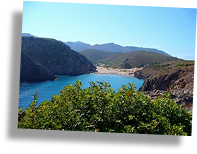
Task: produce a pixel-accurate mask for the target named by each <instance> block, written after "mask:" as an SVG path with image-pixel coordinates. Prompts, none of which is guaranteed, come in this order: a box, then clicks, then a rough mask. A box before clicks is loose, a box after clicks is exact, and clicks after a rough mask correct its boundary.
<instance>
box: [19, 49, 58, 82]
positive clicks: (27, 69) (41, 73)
mask: <svg viewBox="0 0 197 154" xmlns="http://www.w3.org/2000/svg"><path fill="white" fill-rule="evenodd" d="M55 79H56V77H55V76H54V75H53V74H51V73H50V72H49V71H48V70H47V68H46V67H45V66H43V65H42V64H40V63H38V62H36V61H34V60H33V59H32V58H30V57H28V56H27V55H25V54H24V53H23V52H21V69H20V82H40V81H46V80H55Z"/></svg>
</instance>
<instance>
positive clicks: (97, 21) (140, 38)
mask: <svg viewBox="0 0 197 154" xmlns="http://www.w3.org/2000/svg"><path fill="white" fill-rule="evenodd" d="M22 32H23V33H30V34H32V35H35V36H39V37H48V38H54V39H57V40H61V41H65V42H66V41H74V42H75V41H81V42H84V43H89V44H91V45H93V44H103V43H111V42H113V43H116V44H119V45H122V46H138V47H149V48H157V49H160V50H163V51H165V52H167V53H169V54H170V55H172V56H176V57H178V58H182V59H191V60H194V58H195V39H196V9H188V8H164V7H142V6H124V5H101V4H99V5H98V4H77V3H76V4H74V3H55V2H29V1H24V3H23V27H22Z"/></svg>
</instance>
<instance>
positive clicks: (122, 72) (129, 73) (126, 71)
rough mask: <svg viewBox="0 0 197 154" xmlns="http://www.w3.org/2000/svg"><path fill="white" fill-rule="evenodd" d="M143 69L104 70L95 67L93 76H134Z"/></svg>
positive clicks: (100, 67)
mask: <svg viewBox="0 0 197 154" xmlns="http://www.w3.org/2000/svg"><path fill="white" fill-rule="evenodd" d="M142 69H143V68H137V67H135V68H131V69H118V68H117V69H113V68H104V67H102V66H97V69H96V70H97V72H95V74H119V75H126V76H134V72H136V71H138V70H142Z"/></svg>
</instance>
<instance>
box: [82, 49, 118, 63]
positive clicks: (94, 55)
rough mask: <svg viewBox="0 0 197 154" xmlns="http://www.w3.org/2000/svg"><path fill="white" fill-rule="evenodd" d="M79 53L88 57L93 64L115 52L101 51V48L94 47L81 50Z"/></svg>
mask: <svg viewBox="0 0 197 154" xmlns="http://www.w3.org/2000/svg"><path fill="white" fill-rule="evenodd" d="M80 53H81V54H82V55H84V56H86V58H88V59H89V60H90V61H92V62H93V63H94V64H96V63H98V61H99V60H101V59H105V58H108V57H110V56H112V55H115V54H117V53H115V52H108V51H101V50H94V49H87V50H83V51H81V52H80Z"/></svg>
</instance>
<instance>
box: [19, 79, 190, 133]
mask: <svg viewBox="0 0 197 154" xmlns="http://www.w3.org/2000/svg"><path fill="white" fill-rule="evenodd" d="M81 85H82V83H81V82H80V81H77V82H76V84H75V85H74V86H73V85H69V86H66V87H64V90H62V91H61V92H60V95H54V96H53V97H52V100H51V101H48V100H47V101H45V102H42V104H41V105H40V106H39V107H36V104H37V94H35V95H34V100H33V102H32V105H31V106H30V107H29V108H27V109H26V111H25V112H22V111H21V110H19V121H18V128H28V129H52V130H73V131H93V132H120V133H142V134H165V135H191V125H192V124H191V120H192V115H191V113H189V112H188V111H186V110H185V109H184V108H182V107H181V106H180V105H177V104H176V103H174V102H173V101H171V100H170V98H169V95H168V94H167V95H166V96H165V97H163V98H162V97H159V98H158V99H156V100H154V101H151V98H150V97H148V96H146V95H144V94H143V93H141V92H139V91H135V87H134V84H129V87H127V86H125V85H123V86H122V88H121V89H119V92H114V90H113V88H111V85H110V84H109V83H105V82H96V83H94V82H90V87H89V88H86V89H82V88H81Z"/></svg>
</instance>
